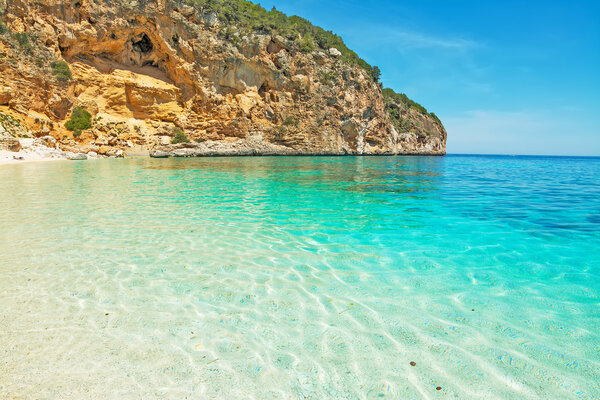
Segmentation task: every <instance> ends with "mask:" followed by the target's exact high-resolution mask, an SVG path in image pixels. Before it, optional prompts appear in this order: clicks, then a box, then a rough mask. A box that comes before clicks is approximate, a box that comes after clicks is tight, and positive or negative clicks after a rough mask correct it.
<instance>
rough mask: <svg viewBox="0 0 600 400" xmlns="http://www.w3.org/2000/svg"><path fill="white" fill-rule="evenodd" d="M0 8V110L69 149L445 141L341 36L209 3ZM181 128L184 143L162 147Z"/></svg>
mask: <svg viewBox="0 0 600 400" xmlns="http://www.w3.org/2000/svg"><path fill="white" fill-rule="evenodd" d="M190 3H193V2H190ZM0 15H1V18H2V21H0V74H1V75H0V76H1V78H0V113H1V115H5V116H7V117H6V118H13V119H15V120H17V121H19V123H20V124H22V125H23V126H24V127H25V128H26V130H27V131H29V132H31V134H32V135H34V136H37V137H39V136H46V135H51V136H53V137H54V138H56V139H57V141H58V145H59V146H60V147H61V148H63V149H65V150H69V151H79V152H88V151H94V152H98V153H100V154H105V155H114V154H117V152H118V153H119V154H121V153H122V152H125V154H133V153H136V152H147V151H155V152H157V153H158V151H165V152H167V153H168V152H175V153H174V154H177V155H203V154H444V153H445V143H446V132H445V130H444V128H443V126H442V124H441V123H440V122H439V120H437V118H434V116H432V115H430V114H427V112H422V110H419V109H416V108H414V107H411V106H410V105H408V106H407V105H405V104H399V103H394V104H392V103H390V102H389V101H387V100H386V99H384V96H383V93H382V89H381V86H380V84H379V83H377V82H376V79H373V77H372V76H370V75H369V73H367V71H365V69H364V68H362V67H361V66H360V65H356V64H353V63H349V62H347V59H345V58H344V57H342V55H341V53H340V51H338V49H336V48H330V49H323V48H319V47H318V46H317V47H316V48H312V47H310V46H307V45H306V43H304V44H303V41H302V39H303V38H302V37H300V36H298V37H293V36H292V37H291V38H290V36H289V35H288V37H284V36H281V35H279V34H277V33H276V32H269V30H268V29H257V30H255V31H254V32H252V33H250V34H248V33H245V32H242V31H236V29H235V24H234V25H233V26H231V23H227V24H225V23H224V21H222V20H221V19H220V16H219V14H218V13H215V12H214V11H212V10H211V9H210V8H209V7H202V6H199V5H197V4H196V5H195V6H194V7H193V6H190V5H188V4H186V2H184V1H177V0H173V1H170V0H137V1H134V0H112V1H109V0H58V1H57V0H36V1H30V0H0ZM305 39H306V38H305ZM309 44H310V43H309ZM64 62H66V64H65V63H64ZM74 107H81V108H83V109H86V110H88V111H89V112H90V113H91V114H92V116H93V117H92V121H91V127H90V128H88V129H84V130H83V132H82V133H81V134H80V135H79V132H77V131H76V132H75V135H74V132H72V131H69V130H67V129H66V128H65V122H66V121H67V120H68V119H69V118H70V115H71V112H72V110H73V108H74ZM397 114H399V115H401V116H402V118H403V121H405V123H404V124H398V123H394V121H393V120H392V119H393V118H392V119H391V118H390V115H391V116H392V117H394V116H396V115H397ZM406 121H408V122H406ZM0 129H4V130H5V131H8V129H5V128H0ZM178 131H183V132H184V134H185V136H187V137H188V138H189V139H190V142H189V143H182V144H179V145H175V146H172V145H171V142H172V140H173V135H174V134H175V132H178ZM177 152H178V153H177Z"/></svg>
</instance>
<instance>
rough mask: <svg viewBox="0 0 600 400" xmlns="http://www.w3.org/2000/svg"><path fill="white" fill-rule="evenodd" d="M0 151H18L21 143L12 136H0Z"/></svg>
mask: <svg viewBox="0 0 600 400" xmlns="http://www.w3.org/2000/svg"><path fill="white" fill-rule="evenodd" d="M0 150H8V151H19V150H21V143H19V140H18V139H16V138H14V137H12V136H0Z"/></svg>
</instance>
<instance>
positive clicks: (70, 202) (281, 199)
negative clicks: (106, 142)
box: [0, 156, 600, 399]
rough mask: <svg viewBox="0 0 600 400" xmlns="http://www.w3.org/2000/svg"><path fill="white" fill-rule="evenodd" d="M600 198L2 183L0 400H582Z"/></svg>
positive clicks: (159, 163) (46, 169)
mask: <svg viewBox="0 0 600 400" xmlns="http://www.w3.org/2000/svg"><path fill="white" fill-rule="evenodd" d="M599 182H600V159H597V158H596V159H585V158H549V157H475V156H468V157H467V156H448V157H444V158H429V157H423V158H417V157H382V158H379V157H369V158H352V157H348V158H207V159H171V160H98V161H88V162H57V163H43V164H23V165H9V166H4V167H1V168H0V398H13V397H15V398H18V399H29V398H43V399H116V398H119V399H139V398H144V399H184V398H188V399H209V398H215V399H375V398H376V399H379V398H390V399H437V398H445V399H598V398H600V395H599V393H600V312H599V304H600V283H599V278H600V254H599V251H598V249H600V200H599V199H600V183H599ZM410 362H415V363H416V365H415V366H411V365H410ZM438 387H439V388H441V389H440V390H436V388H438Z"/></svg>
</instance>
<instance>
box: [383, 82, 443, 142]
mask: <svg viewBox="0 0 600 400" xmlns="http://www.w3.org/2000/svg"><path fill="white" fill-rule="evenodd" d="M383 98H384V100H385V104H386V109H387V112H388V114H389V116H390V119H391V121H392V123H393V124H394V126H395V127H396V129H398V131H400V132H403V131H407V130H409V129H410V123H409V121H408V119H406V118H402V116H400V113H399V112H398V108H396V107H393V105H394V104H402V105H403V106H404V107H406V108H413V109H415V110H417V111H419V112H420V113H421V114H425V115H429V116H430V117H431V118H433V119H434V120H435V121H436V122H437V123H439V124H440V125H442V126H443V124H442V121H440V119H439V118H438V116H437V115H435V113H428V112H427V109H426V108H425V107H423V106H422V105H420V104H419V103H417V102H416V101H414V100H411V99H409V98H408V96H407V95H405V94H404V93H396V92H395V91H394V90H393V89H390V88H385V89H383Z"/></svg>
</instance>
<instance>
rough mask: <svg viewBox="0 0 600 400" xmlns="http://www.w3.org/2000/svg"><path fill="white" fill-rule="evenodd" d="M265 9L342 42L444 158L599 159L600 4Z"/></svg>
mask: <svg viewBox="0 0 600 400" xmlns="http://www.w3.org/2000/svg"><path fill="white" fill-rule="evenodd" d="M255 2H258V1H256V0H255ZM260 3H261V5H262V6H263V7H265V8H267V9H271V7H272V6H276V7H277V9H278V10H280V11H283V12H285V13H286V14H288V15H293V14H296V15H299V16H301V17H304V18H306V19H308V20H309V21H311V22H312V23H313V24H315V25H319V26H321V27H323V28H325V29H327V30H332V31H334V32H335V33H337V34H339V35H340V36H342V38H343V39H344V40H345V42H346V44H347V45H348V47H350V48H351V49H353V50H354V51H356V52H357V53H358V54H359V55H360V56H361V57H362V58H364V59H365V60H366V61H368V62H369V63H370V64H372V65H378V66H379V67H380V68H381V70H382V81H383V84H384V85H385V86H387V87H391V88H393V89H395V90H396V91H399V92H404V93H406V94H407V95H408V96H409V97H411V98H413V99H414V100H416V101H418V102H419V103H421V104H422V105H424V106H425V107H426V108H427V109H428V110H430V111H433V112H435V113H436V114H437V115H438V116H439V117H440V118H441V119H442V121H443V122H444V125H445V126H446V128H447V130H448V135H449V139H448V152H449V153H481V154H554V155H596V156H598V155H600V1H599V0H571V1H562V0H558V1H553V0H544V1H539V0H527V1H523V0H520V1H517V0H508V1H482V0H476V1H461V0H457V1H447V0H436V1H414V0H413V1H402V0H400V1H393V0H379V1H375V0H365V1H358V0H326V1H324V0H268V1H264V0H263V1H261V2H260Z"/></svg>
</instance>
